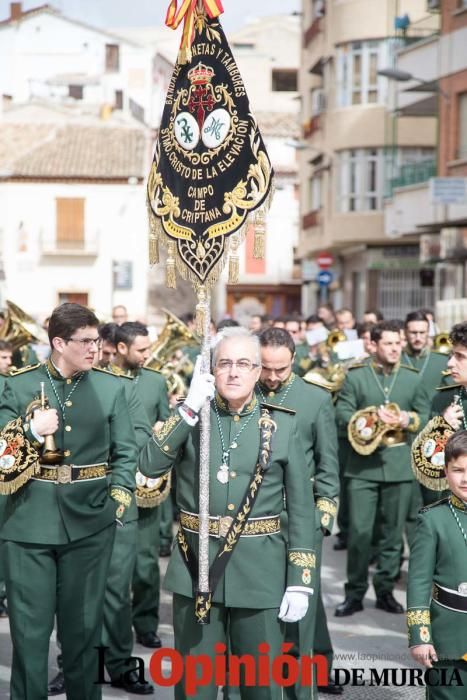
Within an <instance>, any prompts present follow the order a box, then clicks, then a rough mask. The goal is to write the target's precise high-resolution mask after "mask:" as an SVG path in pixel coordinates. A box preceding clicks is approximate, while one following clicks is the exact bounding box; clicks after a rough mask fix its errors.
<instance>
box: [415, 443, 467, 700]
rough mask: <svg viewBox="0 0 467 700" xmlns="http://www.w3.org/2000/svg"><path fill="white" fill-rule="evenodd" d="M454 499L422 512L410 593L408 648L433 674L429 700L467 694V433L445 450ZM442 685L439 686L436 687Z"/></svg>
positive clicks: (458, 698)
mask: <svg viewBox="0 0 467 700" xmlns="http://www.w3.org/2000/svg"><path fill="white" fill-rule="evenodd" d="M445 464H446V466H445V475H446V479H447V482H448V485H449V489H450V495H449V496H448V497H446V498H443V499H442V500H440V501H438V502H437V503H433V504H432V505H431V506H426V507H425V508H423V509H422V510H421V511H420V514H419V517H418V521H417V529H416V533H415V538H414V543H413V546H412V550H411V553H410V561H409V579H408V589H407V625H408V631H409V647H410V651H411V654H412V656H413V658H414V659H415V661H418V662H419V663H420V664H422V665H423V666H425V668H427V669H430V668H434V669H437V670H438V674H440V673H441V671H442V669H444V670H445V674H446V679H445V681H444V684H443V680H442V676H441V675H438V677H437V676H436V675H435V674H432V677H433V680H434V682H433V686H432V687H429V688H427V698H429V700H464V699H465V697H466V693H467V656H466V649H467V432H466V431H465V430H462V431H459V432H457V433H454V435H452V436H451V437H450V438H449V440H448V442H447V443H446V447H445ZM437 682H438V683H439V685H438V684H437Z"/></svg>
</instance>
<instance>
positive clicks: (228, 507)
mask: <svg viewBox="0 0 467 700" xmlns="http://www.w3.org/2000/svg"><path fill="white" fill-rule="evenodd" d="M227 510H235V506H234V504H233V503H229V505H228V506H227Z"/></svg>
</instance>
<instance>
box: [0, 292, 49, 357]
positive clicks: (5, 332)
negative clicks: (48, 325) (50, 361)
mask: <svg viewBox="0 0 467 700" xmlns="http://www.w3.org/2000/svg"><path fill="white" fill-rule="evenodd" d="M0 338H1V339H2V340H6V341H8V342H9V343H11V345H12V346H13V350H19V349H20V348H22V347H23V345H27V344H28V343H30V342H31V341H34V340H36V341H38V342H39V343H44V344H45V345H48V344H49V338H48V336H47V333H46V332H45V330H44V329H43V328H42V326H40V325H39V324H38V323H36V321H34V319H33V318H31V316H28V314H27V313H26V312H25V311H23V310H22V309H20V307H19V306H16V304H13V302H12V301H8V300H7V302H6V314H5V323H4V325H3V326H2V327H1V328H0Z"/></svg>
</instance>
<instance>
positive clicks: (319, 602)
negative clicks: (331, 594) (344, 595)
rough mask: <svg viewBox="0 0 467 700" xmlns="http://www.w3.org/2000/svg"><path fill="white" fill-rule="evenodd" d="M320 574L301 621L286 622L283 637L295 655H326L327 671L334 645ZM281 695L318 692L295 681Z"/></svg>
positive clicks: (304, 696)
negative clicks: (330, 633) (324, 603)
mask: <svg viewBox="0 0 467 700" xmlns="http://www.w3.org/2000/svg"><path fill="white" fill-rule="evenodd" d="M322 544H323V534H322V532H321V530H319V531H318V532H317V534H316V544H315V546H316V571H317V572H318V573H319V572H320V571H321V556H322ZM320 579H321V576H320V575H319V576H318V582H317V584H316V586H315V591H314V593H313V595H312V596H311V597H310V600H309V605H308V610H307V613H306V615H305V617H304V618H303V620H300V622H296V623H291V624H287V625H286V632H285V638H286V641H287V642H293V644H294V650H293V652H292V653H294V655H296V656H305V655H309V656H313V655H315V654H321V655H323V656H326V660H327V663H328V671H329V672H330V671H331V667H332V657H333V648H332V643H331V638H330V636H329V630H328V623H327V619H326V611H325V609H324V605H323V598H322V595H321V580H320ZM284 698H287V699H289V700H317V698H318V691H317V689H316V686H315V685H314V686H305V685H302V684H301V683H300V681H298V682H297V683H296V684H295V685H294V686H290V687H286V688H284Z"/></svg>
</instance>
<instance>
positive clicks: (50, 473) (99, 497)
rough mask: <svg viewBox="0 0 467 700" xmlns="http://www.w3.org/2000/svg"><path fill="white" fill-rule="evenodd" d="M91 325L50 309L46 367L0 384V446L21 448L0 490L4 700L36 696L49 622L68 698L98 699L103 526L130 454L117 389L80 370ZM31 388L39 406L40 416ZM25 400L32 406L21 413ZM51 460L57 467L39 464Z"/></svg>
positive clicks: (105, 549)
mask: <svg viewBox="0 0 467 700" xmlns="http://www.w3.org/2000/svg"><path fill="white" fill-rule="evenodd" d="M97 327H98V320H97V318H96V317H95V315H94V314H93V313H92V312H91V311H90V310H89V309H86V308H85V307H83V306H80V305H79V304H62V305H61V306H59V307H58V308H56V309H55V310H54V312H53V313H52V316H51V318H50V323H49V329H48V332H49V338H50V344H51V348H52V354H51V357H50V359H49V360H48V361H47V362H46V363H45V364H43V365H36V366H35V367H31V368H25V369H23V370H19V371H18V372H16V373H15V374H14V375H13V376H12V377H10V378H8V379H7V380H6V385H5V388H4V391H3V394H2V398H1V400H0V424H1V425H2V426H3V429H2V438H3V439H4V440H5V441H6V442H7V444H8V446H9V449H10V451H11V454H13V455H14V454H15V451H16V450H17V449H18V446H20V445H21V444H23V448H24V449H25V450H26V456H24V454H23V455H22V456H21V459H20V458H19V457H18V459H17V460H16V458H15V464H14V467H12V466H11V464H10V465H9V467H8V471H7V473H5V474H4V477H3V484H2V487H3V489H4V492H5V490H6V491H8V490H9V491H10V493H11V495H10V496H9V498H8V500H7V504H6V508H5V519H4V524H3V527H2V531H1V535H2V540H3V541H4V545H3V546H4V551H5V579H6V586H7V596H8V605H9V613H10V630H11V638H12V642H13V662H12V673H11V698H12V700H25V698H27V700H42V699H43V698H44V697H46V695H47V662H48V650H49V639H50V635H51V632H52V628H53V623H54V616H55V614H56V615H57V624H58V633H59V636H60V639H61V643H62V654H63V669H64V674H65V686H66V693H67V698H68V700H98V699H99V698H101V696H102V693H101V688H100V686H98V685H96V684H95V680H96V678H97V668H98V663H97V662H98V659H97V654H96V650H95V648H94V647H95V646H97V645H98V644H99V643H100V635H101V626H102V610H103V601H104V590H105V582H106V576H107V570H108V565H109V561H110V556H111V552H112V545H113V540H114V535H115V521H116V518H117V520H119V521H120V522H123V520H124V515H125V510H126V508H127V507H128V505H129V504H130V502H131V496H132V491H133V489H134V468H135V463H136V458H137V450H136V443H135V436H134V431H133V427H132V425H131V421H130V416H129V411H128V405H127V402H126V398H125V394H124V389H123V387H122V385H121V382H120V381H118V380H117V379H116V378H114V377H111V376H110V375H104V374H103V373H102V372H96V371H92V366H93V363H94V361H95V357H96V353H97V349H98V345H99V336H98V333H97ZM41 388H43V389H44V392H45V394H46V396H47V398H48V403H49V405H50V409H49V410H42V409H41V408H40V406H41V403H40V398H41ZM38 399H39V400H38ZM35 400H38V401H37V402H36V404H35V406H39V408H35V406H34V405H31V402H32V401H35ZM48 435H53V436H54V438H55V443H56V451H55V453H51V451H49V452H45V451H44V449H43V448H42V445H44V436H48ZM47 446H48V445H47ZM57 450H58V452H57ZM52 454H53V455H54V457H55V458H57V459H58V460H60V461H59V463H58V464H57V463H53V464H52V463H50V459H49V458H51V455H52ZM26 458H27V461H26ZM37 459H38V460H39V463H37ZM46 459H49V462H45V460H46ZM10 461H11V460H10ZM55 461H56V460H55ZM29 462H31V463H30V464H29ZM12 469H16V470H17V472H18V478H17V479H16V481H15V482H14V481H13V479H12V478H11V477H12ZM31 470H32V471H31ZM109 471H110V476H109V478H108V477H107V472H109ZM28 477H29V480H27V478H28ZM26 480H27V481H26ZM109 481H110V485H109ZM24 482H26V483H24Z"/></svg>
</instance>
